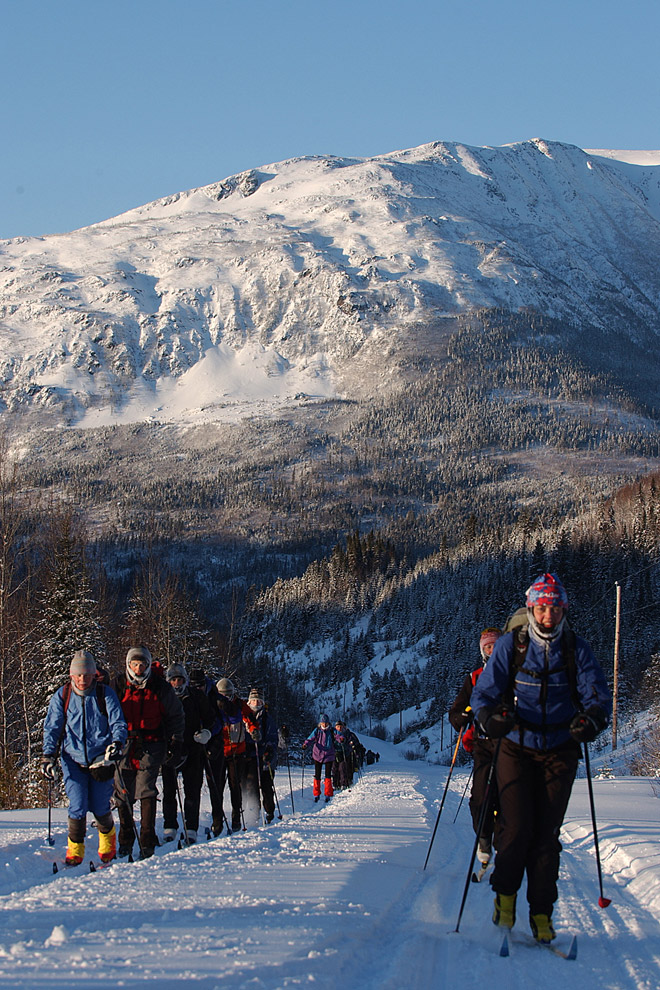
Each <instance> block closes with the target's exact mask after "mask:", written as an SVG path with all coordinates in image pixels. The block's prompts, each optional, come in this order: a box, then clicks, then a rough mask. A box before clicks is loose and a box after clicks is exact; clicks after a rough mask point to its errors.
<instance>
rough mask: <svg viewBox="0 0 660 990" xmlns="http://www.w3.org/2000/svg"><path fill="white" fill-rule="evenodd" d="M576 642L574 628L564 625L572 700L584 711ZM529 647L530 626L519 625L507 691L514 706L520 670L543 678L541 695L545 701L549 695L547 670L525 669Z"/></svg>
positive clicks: (565, 658)
mask: <svg viewBox="0 0 660 990" xmlns="http://www.w3.org/2000/svg"><path fill="white" fill-rule="evenodd" d="M575 643H576V637H575V632H574V630H573V629H570V628H569V627H568V626H564V629H563V631H562V635H561V652H562V658H563V661H564V669H565V670H566V674H567V676H568V686H569V690H570V692H571V701H572V702H573V705H574V706H575V710H576V711H578V712H579V711H582V707H583V706H582V702H581V701H580V698H579V695H578V690H577V662H576V659H575ZM528 647H529V627H528V626H526V625H525V626H518V627H517V628H515V629H514V630H513V656H512V658H511V663H510V664H509V685H508V688H507V693H506V699H505V700H506V702H507V704H509V705H511V706H513V704H514V698H515V682H516V677H517V676H518V673H519V672H520V671H523V672H524V673H526V674H528V675H529V676H530V677H533V678H535V679H537V680H541V681H542V682H543V683H542V685H541V697H542V699H543V701H544V702H545V697H546V695H547V687H548V681H547V677H548V675H547V672H546V671H542V672H540V673H539V672H538V671H535V670H526V669H525V660H526V658H527V649H528Z"/></svg>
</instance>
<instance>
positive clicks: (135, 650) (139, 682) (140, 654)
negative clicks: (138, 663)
mask: <svg viewBox="0 0 660 990" xmlns="http://www.w3.org/2000/svg"><path fill="white" fill-rule="evenodd" d="M131 660H144V661H145V663H146V665H147V666H146V667H145V670H144V673H143V674H140V675H139V676H138V675H137V674H135V673H134V672H133V671H132V670H131ZM150 674H151V653H149V650H148V649H147V648H146V646H132V647H131V649H130V650H129V651H128V653H127V654H126V676H127V678H128V680H129V682H130V683H131V684H134V685H136V687H144V685H145V684H146V683H147V681H148V680H149V675H150Z"/></svg>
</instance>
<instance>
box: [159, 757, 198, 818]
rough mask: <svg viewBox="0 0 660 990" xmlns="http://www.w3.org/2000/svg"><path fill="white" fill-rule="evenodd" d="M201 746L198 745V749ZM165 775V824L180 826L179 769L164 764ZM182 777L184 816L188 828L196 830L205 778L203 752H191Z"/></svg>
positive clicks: (163, 771) (163, 774) (163, 773)
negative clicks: (178, 812)
mask: <svg viewBox="0 0 660 990" xmlns="http://www.w3.org/2000/svg"><path fill="white" fill-rule="evenodd" d="M200 748H201V747H199V746H196V747H195V749H196V750H200ZM161 773H162V776H163V826H164V828H178V816H177V811H178V804H179V802H178V793H177V780H176V779H177V775H178V773H179V771H178V770H175V769H174V768H173V767H168V766H164V767H163V769H162V771H161ZM181 778H182V781H183V816H184V818H185V826H186V829H188V830H190V831H191V832H196V831H197V830H198V828H199V804H200V798H201V794H202V782H203V780H204V766H203V764H202V757H201V752H195V751H193V752H191V753H189V754H188V756H187V758H186V762H185V763H184V764H183V766H182V767H181Z"/></svg>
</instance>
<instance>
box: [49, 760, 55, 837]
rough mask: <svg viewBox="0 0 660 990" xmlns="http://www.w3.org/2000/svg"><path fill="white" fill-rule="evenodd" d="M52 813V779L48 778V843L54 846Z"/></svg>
mask: <svg viewBox="0 0 660 990" xmlns="http://www.w3.org/2000/svg"><path fill="white" fill-rule="evenodd" d="M52 815H53V781H52V780H51V778H50V777H49V778H48V845H49V846H54V845H55V839H54V838H53V833H52V820H53V819H52Z"/></svg>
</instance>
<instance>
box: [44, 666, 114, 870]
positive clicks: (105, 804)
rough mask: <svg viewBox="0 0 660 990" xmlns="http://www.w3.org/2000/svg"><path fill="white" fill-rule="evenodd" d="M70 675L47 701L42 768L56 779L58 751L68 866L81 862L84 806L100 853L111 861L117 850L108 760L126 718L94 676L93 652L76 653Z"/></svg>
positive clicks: (111, 755)
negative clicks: (94, 827)
mask: <svg viewBox="0 0 660 990" xmlns="http://www.w3.org/2000/svg"><path fill="white" fill-rule="evenodd" d="M69 676H70V680H69V681H68V682H67V683H66V684H65V685H64V686H63V687H61V688H58V690H57V691H56V692H55V694H54V695H53V696H52V698H51V699H50V702H49V705H48V713H47V715H46V720H45V722H44V736H43V752H44V756H43V762H42V771H43V773H44V775H45V776H46V777H47V778H48V779H49V780H53V779H54V777H55V763H56V760H57V754H58V750H59V751H60V762H61V764H62V773H63V776H64V787H65V790H66V794H67V797H68V799H69V838H68V844H67V852H66V859H65V862H66V864H67V866H78V865H79V864H80V863H82V861H83V858H84V855H85V833H86V831H87V812H88V811H91V812H92V814H93V815H94V818H95V819H96V822H97V824H98V829H99V858H100V859H101V861H102V862H104V863H109V862H110V861H111V860H113V859H114V858H115V855H116V834H115V825H114V821H113V818H112V812H111V811H110V798H111V796H112V775H113V769H112V765H111V763H112V760H114V759H117V757H118V756H119V755H121V751H122V749H123V747H124V743H125V742H126V736H127V728H126V720H125V719H124V715H123V713H122V709H121V705H120V704H119V699H118V697H117V695H116V694H115V692H114V691H113V690H112V688H110V687H108V685H107V684H102V683H101V682H100V681H99V680H98V679H97V676H96V663H95V661H94V657H93V656H92V654H91V653H89V652H88V651H87V650H78V651H77V652H76V653H74V655H73V658H72V660H71V665H70V668H69ZM97 764H98V766H97ZM108 764H110V766H109V767H108Z"/></svg>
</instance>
